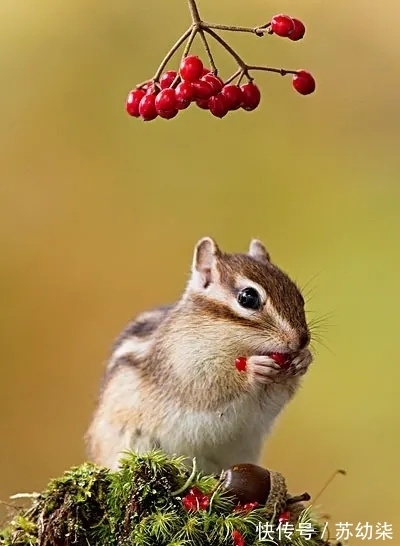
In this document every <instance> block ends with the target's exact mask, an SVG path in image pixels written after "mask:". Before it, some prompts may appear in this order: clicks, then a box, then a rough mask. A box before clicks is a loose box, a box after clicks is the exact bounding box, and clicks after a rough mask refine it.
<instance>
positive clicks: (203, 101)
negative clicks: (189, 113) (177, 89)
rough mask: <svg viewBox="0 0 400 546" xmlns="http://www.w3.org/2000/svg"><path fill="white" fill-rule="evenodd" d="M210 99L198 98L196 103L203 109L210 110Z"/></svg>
mask: <svg viewBox="0 0 400 546" xmlns="http://www.w3.org/2000/svg"><path fill="white" fill-rule="evenodd" d="M208 101H209V99H198V100H196V104H197V106H198V107H199V108H201V109H202V110H208Z"/></svg>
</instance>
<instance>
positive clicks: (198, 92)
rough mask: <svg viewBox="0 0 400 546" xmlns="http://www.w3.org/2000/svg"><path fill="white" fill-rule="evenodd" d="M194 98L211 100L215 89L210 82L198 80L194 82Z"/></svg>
mask: <svg viewBox="0 0 400 546" xmlns="http://www.w3.org/2000/svg"><path fill="white" fill-rule="evenodd" d="M192 85H193V90H194V96H195V98H196V99H209V98H210V97H212V96H213V94H214V92H213V88H212V87H211V85H210V84H209V83H208V82H205V81H204V80H198V81H196V82H193V84H192Z"/></svg>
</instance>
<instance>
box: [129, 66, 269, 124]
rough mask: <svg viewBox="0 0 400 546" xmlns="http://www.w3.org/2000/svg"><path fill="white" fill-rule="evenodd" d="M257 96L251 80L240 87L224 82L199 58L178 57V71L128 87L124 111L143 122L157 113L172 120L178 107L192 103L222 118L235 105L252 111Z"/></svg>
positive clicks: (256, 103) (235, 108) (257, 89)
mask: <svg viewBox="0 0 400 546" xmlns="http://www.w3.org/2000/svg"><path fill="white" fill-rule="evenodd" d="M260 99H261V93H260V90H259V88H258V87H257V86H256V85H255V84H254V83H252V82H248V83H245V84H243V85H241V86H239V85H233V84H229V83H228V84H224V82H223V81H222V79H221V78H219V77H218V76H217V75H215V74H213V73H212V72H211V70H210V69H208V68H206V67H204V65H203V62H202V61H201V59H200V58H199V57H197V56H194V55H189V56H187V57H185V58H184V59H183V60H182V62H181V65H180V68H179V74H178V73H177V72H176V71H174V70H169V71H167V72H165V73H164V74H163V75H162V76H161V78H160V81H159V85H158V84H157V83H156V82H148V83H147V84H145V85H144V86H143V87H141V88H138V89H134V90H132V91H131V92H130V93H129V95H128V98H127V101H126V110H127V112H128V114H130V115H131V116H133V117H141V118H142V119H143V120H144V121H151V120H153V119H155V118H156V117H158V116H160V117H161V118H164V119H172V118H174V117H175V116H176V115H177V114H178V112H179V110H185V109H186V108H188V107H189V106H190V104H191V103H193V102H194V103H196V104H197V106H198V107H199V108H202V109H203V110H209V111H210V112H211V114H213V115H214V116H216V117H218V118H223V117H224V116H226V114H227V113H228V112H229V111H233V110H238V109H239V108H242V109H243V110H247V111H251V110H254V109H255V108H257V106H258V105H259V103H260Z"/></svg>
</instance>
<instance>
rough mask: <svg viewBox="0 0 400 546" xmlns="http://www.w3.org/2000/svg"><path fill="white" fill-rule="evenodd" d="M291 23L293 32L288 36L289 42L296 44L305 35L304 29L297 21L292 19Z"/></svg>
mask: <svg viewBox="0 0 400 546" xmlns="http://www.w3.org/2000/svg"><path fill="white" fill-rule="evenodd" d="M292 21H293V23H294V30H293V32H292V33H290V34H289V40H292V41H293V42H298V41H299V40H301V39H302V38H303V36H304V34H305V33H306V27H305V26H304V25H303V23H302V22H301V21H299V19H293V18H292Z"/></svg>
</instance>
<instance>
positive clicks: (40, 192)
mask: <svg viewBox="0 0 400 546" xmlns="http://www.w3.org/2000/svg"><path fill="white" fill-rule="evenodd" d="M199 3H200V7H201V8H202V11H203V14H204V16H205V17H206V18H207V19H209V20H212V21H214V22H217V21H218V22H223V23H236V24H241V25H254V24H257V23H262V22H264V21H265V20H268V18H269V17H270V16H271V15H273V14H274V13H276V12H282V11H283V12H290V13H292V14H293V15H294V16H298V17H299V18H301V19H303V20H304V21H305V22H306V23H307V26H308V32H307V39H305V40H304V41H303V42H299V43H296V44H294V43H292V42H289V41H288V40H283V39H279V38H276V37H265V38H264V39H258V38H256V37H253V36H251V35H245V36H238V35H231V36H230V39H231V42H232V44H234V45H235V46H236V47H237V48H238V49H239V50H240V52H241V53H242V55H243V56H244V57H245V58H246V59H248V60H249V61H250V62H252V63H258V64H270V65H275V66H284V67H288V68H303V67H304V68H308V69H310V70H311V71H312V72H313V73H314V74H315V76H316V78H317V80H318V92H317V93H316V94H315V95H313V96H310V97H301V96H300V95H297V94H296V93H294V92H293V91H292V89H291V83H290V79H289V78H287V79H285V78H280V77H279V76H276V75H269V74H262V75H260V76H259V79H258V81H259V84H260V86H261V87H262V90H263V101H262V106H261V107H260V108H259V109H258V110H257V111H256V112H253V113H250V114H249V113H245V112H237V113H235V114H232V115H231V116H229V117H227V118H225V119H224V120H222V121H221V120H217V119H215V118H212V117H211V116H209V115H207V114H206V113H205V112H203V111H200V110H196V109H195V108H192V109H190V110H188V111H186V112H184V113H183V114H181V115H180V116H179V117H178V118H176V119H174V120H173V121H170V122H166V121H162V120H159V121H156V122H153V123H151V124H145V123H142V122H140V121H138V120H133V119H131V118H129V117H128V116H127V115H126V114H125V112H124V99H125V96H126V94H127V92H128V91H129V89H130V88H131V87H132V86H134V85H135V84H136V83H138V82H139V81H142V80H144V79H146V78H148V77H150V76H151V75H152V73H153V71H154V69H155V68H156V66H157V64H158V62H159V61H160V60H161V58H162V56H163V55H164V53H165V52H166V50H167V49H168V48H169V46H170V44H171V43H172V42H173V41H174V39H175V38H176V37H177V36H178V35H179V33H180V32H181V31H182V30H183V29H184V28H185V26H186V25H187V23H188V13H187V10H186V3H185V1H184V0H173V1H169V2H162V1H160V0H146V1H145V2H137V1H134V0H129V1H128V0H117V1H114V2H106V1H104V0H98V1H96V2H90V1H81V0H79V1H78V0H71V1H69V2H61V1H56V2H54V1H50V0H40V1H36V2H35V1H31V2H27V1H25V2H24V1H22V0H2V9H1V11H2V13H1V23H2V24H1V26H2V30H1V33H0V58H1V65H0V68H1V78H2V85H1V88H0V105H1V106H0V108H1V125H0V149H1V160H0V165H1V185H0V243H1V258H0V259H1V269H0V271H1V294H2V297H1V301H2V303H1V314H0V320H1V345H2V350H1V353H2V363H1V374H2V377H1V391H2V394H1V396H0V411H1V418H0V438H1V441H0V468H1V472H0V498H2V499H6V498H7V496H8V495H10V494H12V493H14V492H16V491H31V490H38V489H41V488H42V487H43V486H44V485H45V484H46V482H47V480H48V479H49V478H50V477H53V476H56V475H59V474H60V473H61V472H62V471H64V469H65V468H67V467H69V466H70V465H73V464H77V463H80V462H81V461H82V460H83V457H84V451H83V442H82V436H83V433H84V431H85V428H86V426H87V423H88V421H89V418H90V413H91V410H92V408H93V403H94V399H95V396H96V392H97V387H98V380H99V377H100V374H101V371H102V366H103V362H104V360H105V358H106V356H107V354H108V349H109V347H110V343H111V341H112V339H113V337H114V336H115V335H116V334H117V332H118V330H119V329H120V328H121V327H122V326H123V325H124V323H125V321H126V320H127V319H128V318H129V317H130V316H131V315H132V314H134V313H135V312H137V311H139V310H141V309H143V308H146V307H148V306H151V305H155V304H157V303H160V302H167V301H170V300H172V299H175V298H177V297H178V296H179V293H180V291H181V290H182V288H183V286H184V283H185V281H186V279H187V273H188V268H189V265H190V261H191V256H192V247H193V245H194V244H195V242H196V240H197V239H198V238H200V237H201V236H204V235H212V236H214V237H215V238H216V239H217V241H218V242H219V243H220V244H221V246H223V247H224V248H225V249H226V250H231V251H235V250H236V251H241V250H245V249H246V246H247V245H248V242H249V240H250V238H251V237H253V236H256V237H259V238H261V239H263V240H264V241H265V243H266V244H267V246H268V247H269V250H270V252H271V254H272V256H273V258H274V259H275V260H276V261H277V262H278V263H279V264H280V265H281V266H283V267H284V268H285V269H286V270H288V271H289V272H290V273H291V274H292V275H293V276H294V277H295V278H296V279H297V280H298V281H299V282H300V284H302V285H304V284H306V283H308V287H309V288H312V294H311V295H312V297H311V300H310V303H309V309H310V317H314V316H319V315H323V314H325V313H331V317H330V319H329V321H328V322H327V327H328V328H327V329H326V330H325V331H324V332H322V333H324V334H325V344H326V347H323V346H321V345H319V346H317V347H318V354H317V358H316V361H315V365H314V366H313V368H312V371H310V374H309V375H308V376H307V378H306V381H305V385H304V388H303V390H302V392H301V393H300V394H299V395H298V397H297V398H296V400H295V401H294V402H293V403H292V404H291V406H290V408H288V410H287V411H286V413H285V415H284V416H283V418H282V419H281V421H280V423H279V426H278V427H277V428H276V429H275V432H274V434H273V436H272V438H271V439H270V441H269V444H268V450H267V451H266V457H265V463H266V464H268V466H269V467H270V468H275V469H277V470H280V471H282V472H283V473H285V475H286V476H287V478H288V481H289V484H290V487H291V490H292V491H293V492H302V491H303V490H305V489H307V490H309V491H310V493H313V492H315V491H316V490H317V489H318V488H319V487H320V486H321V484H322V483H323V482H324V481H325V480H326V479H327V477H328V476H329V475H330V474H331V472H332V471H333V470H334V469H336V468H338V467H343V468H345V469H347V471H348V476H347V477H346V478H340V477H339V478H338V479H337V481H336V482H335V483H334V484H332V486H331V487H330V489H329V490H328V491H327V492H326V494H325V495H324V496H323V497H322V498H321V503H322V504H323V507H322V509H323V510H324V511H327V512H329V513H331V514H332V518H333V521H348V522H353V523H354V524H356V523H358V522H366V521H368V522H370V523H372V524H376V523H377V522H382V521H387V522H389V523H392V524H393V525H394V537H395V541H394V542H395V543H396V542H397V541H398V540H399V539H398V538H396V536H397V537H400V535H399V534H398V533H399V532H400V531H396V524H399V523H400V515H399V514H400V511H399V508H400V503H399V500H398V498H399V493H398V486H399V485H400V482H399V478H398V466H397V462H398V460H399V456H400V446H399V424H400V418H399V410H400V403H399V395H400V392H399V384H400V372H399V365H398V362H399V359H398V352H397V345H398V342H397V336H398V309H399V274H400V259H399V257H400V253H399V243H398V238H399V228H400V219H399V212H400V190H399V183H400V180H399V173H400V170H399V159H398V155H397V154H398V142H399V122H400V109H399V101H398V93H399V91H398V90H399V72H398V66H399V51H400V49H399V46H400V39H399V35H398V33H396V32H394V31H393V29H394V27H395V21H396V20H397V19H398V17H399V15H400V6H399V5H398V4H396V3H395V2H390V13H388V12H387V11H384V10H381V4H382V3H381V2H380V1H379V0H369V1H368V2H365V1H362V0H353V1H352V2H346V1H345V0H340V1H337V2H317V1H316V0H303V1H299V2H296V3H293V2H291V1H289V0H282V1H277V0H275V1H272V0H269V1H268V2H266V1H260V0H258V1H257V0H246V1H244V0H243V1H242V2H238V1H235V2H232V0H219V1H218V2H215V1H213V0H201V1H200V2H199ZM387 5H389V3H388V4H387ZM393 25H394V26H393ZM228 38H229V36H228ZM217 59H218V62H219V64H220V66H221V70H222V73H223V74H225V75H228V73H230V71H231V70H233V69H234V65H233V64H231V62H230V60H229V59H228V58H227V57H226V56H225V55H224V54H221V53H218V54H217ZM311 313H312V314H311ZM356 542H357V541H356Z"/></svg>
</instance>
